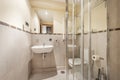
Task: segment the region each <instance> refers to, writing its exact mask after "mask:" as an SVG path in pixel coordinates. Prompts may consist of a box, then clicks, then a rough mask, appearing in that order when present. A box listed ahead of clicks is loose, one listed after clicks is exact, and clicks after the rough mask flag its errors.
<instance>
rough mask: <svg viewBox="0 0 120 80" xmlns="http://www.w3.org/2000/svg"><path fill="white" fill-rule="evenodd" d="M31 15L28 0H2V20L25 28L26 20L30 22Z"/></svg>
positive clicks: (0, 2) (0, 12)
mask: <svg viewBox="0 0 120 80" xmlns="http://www.w3.org/2000/svg"><path fill="white" fill-rule="evenodd" d="M30 17H31V11H30V6H29V3H28V0H0V21H3V22H6V23H9V24H10V25H13V26H17V27H19V28H21V29H23V25H25V21H27V22H28V23H29V24H30ZM27 30H28V31H30V28H27Z"/></svg>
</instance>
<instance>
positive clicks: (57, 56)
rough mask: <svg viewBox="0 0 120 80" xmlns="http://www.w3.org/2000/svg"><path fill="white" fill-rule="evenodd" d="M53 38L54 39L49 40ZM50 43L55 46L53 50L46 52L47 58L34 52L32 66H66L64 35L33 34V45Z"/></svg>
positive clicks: (35, 67) (39, 67)
mask: <svg viewBox="0 0 120 80" xmlns="http://www.w3.org/2000/svg"><path fill="white" fill-rule="evenodd" d="M49 39H52V41H49ZM43 44H45V45H49V44H52V45H53V46H54V49H53V52H51V53H50V54H49V53H48V54H45V56H46V57H45V59H43V58H42V55H41V54H35V53H33V54H34V56H33V58H32V68H33V69H41V68H53V67H63V66H65V57H66V54H65V42H64V40H63V36H62V35H49V34H33V35H32V45H43Z"/></svg>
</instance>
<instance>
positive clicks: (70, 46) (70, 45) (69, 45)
mask: <svg viewBox="0 0 120 80" xmlns="http://www.w3.org/2000/svg"><path fill="white" fill-rule="evenodd" d="M68 47H69V48H72V47H74V48H75V47H76V45H72V44H68Z"/></svg>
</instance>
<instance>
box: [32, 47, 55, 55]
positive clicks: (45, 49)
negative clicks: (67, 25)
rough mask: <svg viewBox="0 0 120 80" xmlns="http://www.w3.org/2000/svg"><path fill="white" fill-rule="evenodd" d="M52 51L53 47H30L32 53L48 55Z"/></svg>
mask: <svg viewBox="0 0 120 80" xmlns="http://www.w3.org/2000/svg"><path fill="white" fill-rule="evenodd" d="M52 50H53V45H35V46H32V52H34V53H50V52H51V51H52Z"/></svg>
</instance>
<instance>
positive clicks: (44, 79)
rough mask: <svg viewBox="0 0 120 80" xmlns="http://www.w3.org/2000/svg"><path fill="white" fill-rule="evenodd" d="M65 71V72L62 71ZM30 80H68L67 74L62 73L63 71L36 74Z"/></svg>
mask: <svg viewBox="0 0 120 80" xmlns="http://www.w3.org/2000/svg"><path fill="white" fill-rule="evenodd" d="M62 71H65V70H62ZM30 80H66V73H61V70H58V71H57V72H56V71H51V72H42V73H35V74H33V75H32V76H31V78H30Z"/></svg>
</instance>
